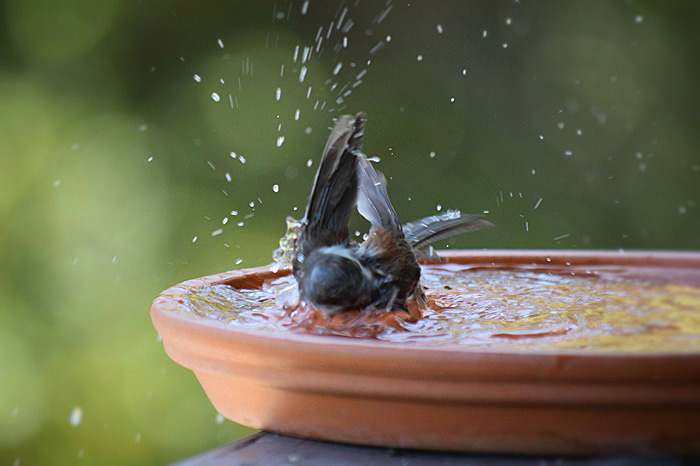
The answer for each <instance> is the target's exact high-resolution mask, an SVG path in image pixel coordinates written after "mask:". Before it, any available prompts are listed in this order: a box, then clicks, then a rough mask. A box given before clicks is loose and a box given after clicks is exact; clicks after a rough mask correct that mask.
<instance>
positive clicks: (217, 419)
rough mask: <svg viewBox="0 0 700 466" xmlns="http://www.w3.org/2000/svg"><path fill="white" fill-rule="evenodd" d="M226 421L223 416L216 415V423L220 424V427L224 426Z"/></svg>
mask: <svg viewBox="0 0 700 466" xmlns="http://www.w3.org/2000/svg"><path fill="white" fill-rule="evenodd" d="M224 420H225V418H224V417H223V416H222V415H221V414H219V413H216V423H217V424H219V425H221V424H223V423H224Z"/></svg>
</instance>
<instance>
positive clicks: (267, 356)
mask: <svg viewBox="0 0 700 466" xmlns="http://www.w3.org/2000/svg"><path fill="white" fill-rule="evenodd" d="M441 255H442V256H443V257H444V258H445V259H447V261H448V262H449V263H450V264H451V265H450V267H453V268H459V269H460V270H461V272H459V273H461V274H463V275H460V276H462V277H466V278H463V280H466V281H469V280H470V279H469V277H471V276H472V275H470V274H482V275H483V274H487V275H486V277H487V278H485V279H484V278H483V277H482V278H480V279H479V280H481V281H478V285H479V288H477V289H482V288H483V289H493V286H494V285H493V284H492V283H491V280H489V279H488V277H489V276H490V275H488V274H490V273H492V274H496V275H492V276H493V277H496V278H498V277H501V278H502V275H503V274H508V273H515V274H520V275H518V276H523V274H525V275H527V274H534V275H533V276H536V277H548V276H552V277H566V276H567V275H571V276H572V277H574V278H572V279H571V280H589V281H587V282H582V283H583V285H581V284H580V283H578V282H575V281H566V280H569V278H562V280H565V281H564V282H557V283H555V285H554V286H555V289H557V290H559V291H558V292H560V294H562V293H561V292H562V289H560V288H556V287H557V286H560V285H561V283H563V285H561V286H564V285H565V286H564V288H563V290H564V292H563V294H564V295H566V294H567V293H573V294H575V293H579V292H581V290H582V289H587V290H588V292H589V293H591V294H592V295H596V294H600V293H603V294H606V293H607V294H606V296H608V295H609V296H608V297H606V299H605V300H604V301H603V308H602V310H601V309H598V311H597V313H595V312H593V311H592V310H591V309H593V308H595V306H593V305H592V304H591V305H590V306H588V305H586V306H583V305H582V306H581V309H580V312H578V311H577V312H575V313H574V314H576V315H579V314H580V316H579V317H576V315H575V316H574V318H571V319H570V320H566V319H564V320H559V321H556V322H557V323H556V325H554V324H552V323H551V322H550V321H548V320H546V319H545V320H544V321H543V320H542V319H541V317H537V319H535V317H532V316H533V315H535V316H539V315H540V314H538V312H539V311H538V307H539V308H542V307H544V308H547V306H549V304H548V301H547V299H548V298H547V299H544V300H542V299H541V298H542V296H540V294H539V293H536V292H533V291H530V292H527V289H526V288H524V289H525V290H526V292H521V293H520V294H519V295H518V296H521V298H522V299H525V300H529V301H523V302H527V303H529V304H527V305H528V306H530V307H529V308H528V309H530V311H528V312H529V314H527V315H525V314H523V315H524V316H525V317H523V319H524V322H526V323H527V325H526V328H524V329H523V328H509V329H507V331H504V332H501V333H494V331H491V333H490V334H488V332H486V330H483V329H482V330H483V331H482V332H481V333H478V332H477V333H475V335H477V337H478V338H476V339H474V338H472V337H470V338H467V339H465V340H464V342H466V343H464V344H461V343H460V342H462V341H461V340H459V341H458V340H455V339H450V338H447V337H445V338H446V339H443V340H440V339H437V340H432V339H430V338H427V339H425V340H421V339H415V340H411V338H410V337H407V336H409V335H411V330H410V329H409V330H408V331H406V332H395V333H392V334H389V335H388V337H387V338H386V339H382V338H373V339H368V338H344V337H338V336H329V335H318V334H308V333H300V332H294V331H284V330H277V331H271V330H266V329H262V328H257V327H256V326H255V325H247V324H240V325H238V324H236V322H234V321H231V322H226V321H224V320H217V319H214V318H209V317H198V316H197V315H194V314H193V313H192V311H191V309H190V308H189V307H188V306H189V304H188V302H189V301H188V299H189V298H188V296H189V294H191V293H193V290H195V291H196V290H198V289H202V287H208V286H213V285H217V284H221V285H225V286H226V287H229V288H227V289H231V290H234V291H235V290H241V291H243V290H245V289H250V288H260V287H261V286H262V284H263V282H265V281H270V280H275V279H278V280H283V278H279V277H283V276H284V275H285V274H288V271H287V272H284V271H280V272H274V271H273V270H272V269H271V268H270V267H261V268H254V269H246V270H238V271H231V272H226V273H223V274H219V275H212V276H209V277H204V278H198V279H194V280H189V281H186V282H184V283H181V284H179V285H177V286H174V287H172V288H170V289H168V290H166V291H164V292H163V293H162V294H161V295H159V296H158V297H157V298H156V300H155V301H154V302H153V305H152V307H151V317H152V319H153V323H154V325H155V327H156V329H157V330H158V332H159V333H160V335H161V336H162V337H163V343H164V345H165V350H166V351H167V353H168V355H169V356H170V357H171V358H172V359H173V360H174V361H176V362H177V363H179V364H181V365H183V366H184V367H186V368H189V369H191V370H192V371H194V373H195V375H196V376H197V379H198V380H199V382H200V383H201V385H202V387H203V388H204V390H205V392H206V394H207V396H208V397H209V399H210V400H211V402H212V403H213V405H214V406H215V408H216V409H217V410H218V411H219V412H220V413H221V414H222V415H224V416H225V417H227V418H228V419H230V420H232V421H235V422H238V423H241V424H244V425H246V426H250V427H254V428H259V429H266V430H271V431H275V432H281V433H286V434H291V435H297V436H303V437H310V438H315V439H323V440H332V441H339V442H349V443H357V444H364V445H382V446H392V447H407V448H421V449H440V450H454V451H476V452H504V453H537V454H597V453H617V452H636V453H647V452H676V453H678V452H683V453H698V452H700V329H699V328H698V327H697V326H696V327H693V325H695V324H693V322H695V323H697V319H698V316H699V315H700V298H699V296H700V253H674V252H624V253H618V252H600V251H583V252H581V251H561V250H560V251H450V252H443V253H441ZM446 267H447V266H446ZM448 268H449V267H448ZM436 270H437V269H436ZM441 270H442V269H441ZM436 273H437V272H436ZM498 274H500V275H498ZM496 278H494V280H496ZM526 278H527V277H526ZM537 280H539V278H538V279H537ZM537 280H535V281H534V283H536V284H537V283H539V282H538V281H537ZM531 282H532V280H530V281H529V282H528V283H531ZM475 283H476V282H475ZM577 283H578V284H577ZM606 283H609V285H608V284H606ZM620 283H623V285H620V286H623V287H628V290H630V289H631V290H632V292H631V293H630V295H631V296H635V295H640V296H641V295H644V294H645V293H648V292H649V293H651V292H650V291H649V289H647V287H648V286H654V287H662V288H663V290H665V293H666V295H663V296H661V295H655V294H654V293H656V292H654V293H651V294H650V295H649V296H648V299H647V298H644V299H647V300H646V301H644V302H645V303H647V304H648V305H649V306H656V307H657V308H658V309H661V310H666V311H668V312H671V313H675V314H673V315H675V316H676V317H675V318H676V319H677V320H676V321H674V322H675V323H674V324H669V323H668V322H664V321H662V320H663V319H660V318H657V317H658V316H657V317H653V316H652V317H646V318H644V319H641V321H634V320H632V321H630V322H632V323H631V324H629V325H628V327H629V326H631V327H630V328H632V330H631V332H632V338H628V337H629V336H630V335H629V331H628V330H629V329H627V330H625V332H628V334H627V336H625V337H624V338H627V340H625V341H628V342H630V343H631V344H630V345H628V346H624V345H623V346H619V345H618V344H617V343H615V342H617V341H618V340H616V339H615V338H614V337H613V336H612V335H608V334H607V333H606V332H611V333H615V332H616V331H617V330H615V329H616V327H615V326H614V325H613V324H612V323H611V321H609V320H607V319H608V318H609V317H610V316H611V315H613V314H614V311H613V310H610V309H613V308H612V307H611V308H610V309H607V308H606V307H605V306H613V305H615V303H616V302H618V301H619V299H618V295H619V294H620V293H618V291H617V290H618V289H617V288H615V287H616V286H618V284H620ZM601 284H602V285H601ZM648 284H651V285H648ZM544 286H550V285H549V284H548V283H546V282H545V283H544ZM489 287H491V288H489ZM577 287H578V288H577ZM582 287H583V288H582ZM629 287H631V288H629ZM438 288H439V287H438ZM438 288H436V286H435V285H434V284H431V283H429V284H428V296H429V297H430V296H431V295H433V297H434V298H435V296H438V297H437V298H435V300H436V302H439V301H440V299H442V298H440V296H439V294H440V293H442V292H444V290H443V289H438ZM443 288H444V287H443ZM662 288H654V289H662ZM637 289H638V290H639V291H638V292H636V291H635V290H637ZM567 290H569V291H567ZM445 296H447V295H445ZM514 296H515V295H514ZM521 298H517V296H516V297H515V298H513V297H505V298H504V303H505V301H507V300H508V299H521ZM640 299H641V298H640ZM435 300H434V301H435ZM623 301H624V299H623ZM533 303H534V304H533ZM497 304H498V303H497ZM506 304H507V303H506ZM485 305H486V304H485V303H484V302H482V301H480V300H479V299H478V298H475V300H474V303H473V308H474V309H476V310H478V309H480V308H481V307H482V306H485ZM491 305H493V303H491ZM504 305H505V304H504ZM597 305H598V306H599V305H600V303H598V304H597ZM645 305H646V304H645ZM523 306H524V305H523ZM591 306H592V307H591ZM678 306H685V308H684V309H683V310H682V312H681V311H678V312H677V309H676V307H678ZM439 308H440V306H438V310H437V311H435V315H436V316H437V315H438V314H439V313H440V312H444V311H441V310H439ZM518 309H519V308H518ZM540 310H541V309H540ZM474 312H476V311H474ZM664 312H665V311H664ZM440 315H442V314H440ZM474 315H476V314H474ZM591 316H593V317H591ZM527 319H535V320H531V321H530V320H527ZM538 319H539V320H538ZM582 319H583V320H582ZM586 319H591V320H586ZM424 320H425V319H424ZM436 322H437V321H436ZM479 322H480V321H479V319H478V318H474V319H472V320H469V321H468V324H469V325H467V327H469V331H470V332H475V330H473V328H472V327H477V326H478V325H477V324H479V325H481V324H480V323H479ZM508 322H509V323H508V325H515V324H517V323H519V322H518V321H517V319H516V321H515V322H511V321H508ZM562 322H563V323H562ZM567 322H569V323H567ZM640 322H641V323H640ZM679 322H680V323H679ZM683 322H685V324H684V323H683ZM688 322H690V324H688ZM420 323H421V322H420V321H419V322H418V323H416V324H407V325H408V326H409V327H410V326H411V325H419V324H420ZM535 323H536V324H537V325H535ZM499 325H500V324H499ZM548 325H550V326H552V325H553V326H554V330H553V331H552V332H550V333H548V332H547V331H546V328H547V326H548ZM562 325H563V327H562ZM626 325H627V324H626ZM677 325H681V326H682V325H690V327H688V328H686V329H685V330H684V331H685V334H684V335H680V336H679V335H674V332H675V331H677V329H678V328H680V327H677ZM532 326H536V327H537V328H536V329H534V330H532V329H528V328H529V327H532ZM416 328H418V327H416ZM543 328H544V330H543ZM572 329H574V330H572ZM576 329H579V330H576ZM581 329H585V331H584V330H581ZM601 329H602V330H601ZM487 330H488V329H487ZM577 331H581V332H583V333H582V334H581V335H578V334H576V335H571V333H572V332H574V333H575V332H577ZM637 331H638V332H639V334H640V336H639V337H635V336H634V332H637ZM484 332H486V333H485V334H487V336H485V337H484V336H483V335H484ZM528 332H530V333H528ZM562 332H563V333H562ZM567 332H569V334H567ZM586 332H593V333H590V334H589V333H586ZM596 332H597V333H596ZM623 333H624V332H623ZM645 334H648V335H647V336H649V335H651V337H648V338H646V337H643V335H645ZM397 335H398V337H396V339H395V340H392V338H393V337H394V336H397ZM470 335H471V334H470ZM482 337H483V338H482ZM675 337H679V338H680V339H678V338H675ZM562 338H563V340H562ZM639 341H642V342H643V344H638V343H634V342H639ZM562 342H563V343H562ZM669 342H670V343H669ZM635 345H637V346H635Z"/></svg>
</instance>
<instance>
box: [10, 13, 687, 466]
mask: <svg viewBox="0 0 700 466" xmlns="http://www.w3.org/2000/svg"><path fill="white" fill-rule="evenodd" d="M303 3H304V2H303V1H299V0H296V1H293V2H285V1H281V0H280V1H277V2H275V3H273V2H255V1H230V2H215V1H199V2H192V1H185V0H181V1H170V2H165V1H164V2H149V1H117V0H101V1H90V0H67V1H61V2H55V1H49V0H8V1H5V2H3V3H2V4H1V5H0V261H1V265H2V267H1V268H0V277H1V278H0V303H2V305H1V307H0V372H1V375H0V463H2V464H79V463H80V462H85V463H87V464H110V463H113V464H149V463H163V462H167V461H174V460H177V459H181V458H184V457H187V456H189V455H193V454H196V453H198V452H201V451H204V450H207V449H210V448H212V447H214V446H217V445H221V444H224V443H226V442H229V441H231V440H234V439H236V438H237V437H239V436H242V435H244V434H246V433H248V432H250V430H248V429H246V428H243V427H240V426H237V425H235V424H233V423H231V422H228V421H223V420H221V419H217V414H216V412H215V410H214V409H213V407H212V406H211V405H210V403H209V402H208V400H207V399H206V397H205V395H204V393H203V392H202V390H201V388H200V387H199V385H198V384H197V382H196V380H195V378H194V376H193V375H192V374H191V373H190V372H189V371H187V370H185V369H183V368H181V367H179V366H177V365H175V364H174V363H173V362H171V361H170V360H169V359H168V358H167V356H166V355H165V352H164V351H163V347H162V343H161V342H160V341H158V338H157V335H156V332H155V331H154V329H153V327H152V325H151V323H150V318H149V315H148V308H149V305H150V302H151V300H152V299H153V298H154V297H155V296H156V294H157V293H158V292H159V291H161V290H162V289H164V288H166V287H168V286H170V285H172V284H175V283H177V282H179V281H182V280H184V279H187V278H191V277H195V276H201V275H206V274H211V273H216V272H221V271H224V270H228V269H231V268H240V267H246V266H256V265H261V264H265V263H267V262H269V261H270V254H271V251H272V250H273V249H274V248H275V247H276V242H277V239H278V238H279V237H280V236H281V235H282V233H283V232H284V217H285V216H286V215H296V216H297V217H299V216H301V211H302V210H303V208H304V202H305V200H306V196H307V194H308V191H309V188H310V184H311V181H312V178H313V174H314V171H315V168H316V166H317V162H318V158H319V156H320V152H321V149H322V147H323V145H324V143H325V139H326V137H327V135H328V129H327V128H328V127H330V126H331V125H332V118H333V117H336V116H338V114H340V113H341V112H342V111H345V112H349V113H350V112H357V111H365V112H367V113H368V115H369V121H368V128H367V136H366V141H365V150H366V152H367V153H368V154H370V155H377V156H379V157H380V158H381V159H382V161H381V163H379V164H378V166H379V167H380V168H381V169H382V170H383V171H384V172H385V174H386V175H387V177H388V178H389V180H390V181H389V192H390V195H391V196H392V199H393V200H394V203H395V206H396V209H397V211H398V213H399V216H400V217H401V218H402V219H403V220H404V221H408V220H412V219H415V218H418V217H422V216H426V215H430V214H433V213H435V212H436V210H437V209H438V208H442V209H446V208H458V209H461V210H463V211H465V212H482V211H489V212H490V213H489V218H490V219H491V220H492V221H493V222H494V223H496V224H497V228H494V229H490V230H487V231H482V232H477V233H473V234H470V235H464V236H462V237H458V238H455V239H453V240H450V241H449V242H448V243H443V244H442V245H441V247H446V246H448V247H451V248H471V247H474V248H587V249H588V248H591V249H595V248H614V249H618V248H624V249H640V248H641V249H655V248H663V249H691V250H692V249H698V248H699V247H700V235H699V234H698V227H699V226H700V217H699V216H698V206H697V204H696V203H697V202H698V201H699V199H698V194H699V193H700V156H699V155H698V147H699V146H700V145H699V143H700V133H699V132H698V129H699V128H698V121H699V120H698V118H697V105H698V102H700V99H699V97H700V95H699V94H700V91H699V90H698V85H697V83H698V60H697V58H698V57H697V45H698V43H700V40H699V39H700V38H699V37H698V32H697V31H698V26H697V24H698V20H699V19H700V15H699V13H700V3H698V2H690V1H688V2H651V1H644V2H639V1H631V0H630V1H607V2H603V1H567V2H560V1H553V0H552V1H538V2H534V1H529V0H523V1H521V2H514V1H512V0H509V1H494V2H487V1H479V2H477V1H451V2H447V1H445V2H428V1H411V2H410V3H406V2H395V3H393V4H386V3H385V2H384V1H381V2H373V1H369V0H361V1H360V2H359V3H358V2H356V1H355V0H347V1H345V2H344V3H341V2H339V1H329V2H322V1H320V0H312V1H311V2H310V3H309V6H308V11H307V13H306V14H305V15H302V14H301V10H302V6H303ZM387 5H389V6H390V7H391V10H390V11H389V12H388V14H387V15H386V17H385V18H384V19H383V20H381V21H380V19H381V17H382V15H383V12H385V11H386V10H387V9H388V6H387ZM345 6H347V7H348V11H347V12H346V13H343V9H344V8H345ZM343 15H344V24H348V23H347V21H348V20H349V19H352V21H353V26H352V28H351V29H350V30H349V32H348V33H347V37H348V43H347V47H342V42H341V45H340V49H339V50H336V49H335V48H334V46H335V45H336V44H338V43H339V41H340V40H341V38H342V37H343V35H344V34H342V33H341V31H339V30H338V29H337V28H335V25H337V21H338V18H339V17H340V16H343ZM331 21H334V28H333V30H332V32H331V35H330V37H328V38H326V34H327V31H328V29H329V25H330V23H331ZM438 25H439V27H438ZM321 26H322V27H323V30H322V32H321V34H322V36H323V38H324V39H323V42H322V44H321V48H320V49H319V51H320V53H317V52H316V50H315V48H314V53H313V54H312V57H311V59H310V61H309V62H308V63H306V64H305V65H306V66H307V69H308V72H307V75H306V77H305V80H304V82H303V83H300V82H299V73H300V65H301V64H300V59H301V52H300V53H299V56H298V58H297V62H296V63H294V62H293V56H294V49H295V46H297V45H299V46H300V48H301V49H302V50H303V47H304V46H314V47H315V43H314V39H315V37H316V35H317V33H318V30H319V27H321ZM440 30H442V32H440ZM484 31H486V37H484ZM387 36H390V38H388V37H387ZM217 39H220V40H221V42H222V44H223V45H224V47H223V48H222V47H220V45H219V44H218V43H217ZM380 41H383V42H384V44H385V45H384V46H383V48H381V50H379V51H376V50H375V52H376V53H371V51H372V49H373V48H374V47H375V46H376V45H377V44H378V43H380ZM504 44H507V45H506V46H504ZM368 60H371V63H370V64H369V65H368V64H367V63H368ZM338 62H342V64H343V65H342V69H340V71H339V73H338V74H337V75H334V74H333V71H334V69H335V68H336V65H337V63H338ZM282 65H284V72H283V73H282V69H281V67H282ZM364 69H367V70H368V71H367V73H366V75H365V76H364V77H363V79H362V83H361V84H359V85H358V86H357V87H352V83H355V82H356V81H357V80H356V76H357V75H358V74H360V72H361V71H362V70H364ZM463 70H466V72H465V71H463ZM195 74H196V75H198V76H200V77H201V82H197V81H196V80H195V79H194V75H195ZM220 80H223V83H222V82H221V81H220ZM336 82H338V83H339V85H338V86H337V87H335V88H334V89H331V88H332V87H333V84H334V83H336ZM347 83H350V85H349V86H347V87H346V88H345V89H352V90H353V92H352V93H351V94H350V95H348V96H346V98H345V101H344V102H343V103H341V104H336V102H335V99H336V98H337V97H338V94H339V90H340V89H341V88H342V87H343V86H344V85H345V84H347ZM309 86H311V87H312V91H311V97H310V98H309V99H307V98H306V94H307V90H308V87H309ZM277 88H280V90H281V96H280V100H279V101H278V100H276V89H277ZM214 92H216V93H218V94H219V95H220V96H221V100H220V101H219V102H215V101H214V99H213V98H212V93H214ZM343 92H344V91H343ZM229 94H230V95H231V101H233V102H234V108H231V105H230V101H229ZM316 101H318V102H319V103H318V105H317V109H316V110H314V105H315V103H316ZM324 101H325V102H326V104H325V105H323V102H324ZM343 106H344V108H341V107H343ZM321 107H323V109H321ZM296 109H299V110H300V118H299V120H298V121H297V120H295V119H294V114H295V111H296ZM280 125H281V127H280ZM280 136H284V141H280V142H281V145H280V146H278V138H279V137H280ZM231 152H235V153H236V154H237V156H243V157H244V159H245V163H242V161H241V159H239V158H237V159H233V158H232V157H231V156H230V153H231ZM431 152H434V156H433V157H431V155H430V154H431ZM151 157H152V159H151V160H150V161H149V158H151ZM309 159H311V160H312V161H313V165H312V166H311V167H310V168H309V167H307V160H309ZM226 173H229V175H230V178H231V181H230V182H229V181H228V180H227V178H226ZM273 185H278V186H279V190H278V191H279V192H275V191H273ZM251 202H252V203H253V204H252V207H251V204H250V203H251ZM536 205H537V208H535V206H536ZM295 208H298V210H297V211H295V210H294V209H295ZM232 210H235V211H237V212H238V215H237V216H233V215H232V214H231V213H230V212H231V211H232ZM224 218H228V221H227V223H226V224H223V221H224ZM239 222H243V226H239ZM365 227H366V225H365V224H363V223H361V222H359V221H358V222H357V228H358V229H364V228H365ZM219 229H222V230H223V231H222V232H221V233H220V234H217V235H214V236H212V233H214V232H216V231H217V230H219ZM194 237H197V240H196V241H193V239H194ZM239 259H240V260H239ZM237 262H238V264H237ZM242 402H244V400H242Z"/></svg>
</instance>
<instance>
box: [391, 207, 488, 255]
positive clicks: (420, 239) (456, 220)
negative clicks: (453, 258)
mask: <svg viewBox="0 0 700 466" xmlns="http://www.w3.org/2000/svg"><path fill="white" fill-rule="evenodd" d="M482 217H483V215H480V214H462V213H460V212H458V211H452V212H446V213H444V214H441V215H433V216H431V217H425V218H422V219H420V220H416V221H415V222H410V223H407V224H405V225H404V226H403V231H404V235H405V236H406V240H407V241H408V242H409V243H410V244H411V246H413V248H414V249H420V248H422V247H424V246H427V245H428V244H430V243H433V242H435V241H439V240H441V239H445V238H449V237H450V236H454V235H458V234H461V233H466V232H469V231H476V230H481V229H483V228H488V227H492V226H494V225H493V223H491V222H489V221H488V220H484V219H483V218H482Z"/></svg>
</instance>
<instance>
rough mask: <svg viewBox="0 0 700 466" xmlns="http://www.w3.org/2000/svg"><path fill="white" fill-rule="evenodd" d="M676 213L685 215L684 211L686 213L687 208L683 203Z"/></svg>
mask: <svg viewBox="0 0 700 466" xmlns="http://www.w3.org/2000/svg"><path fill="white" fill-rule="evenodd" d="M678 213H679V214H680V215H685V214H686V213H688V209H687V208H686V207H685V206H684V205H682V206H680V207H678Z"/></svg>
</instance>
